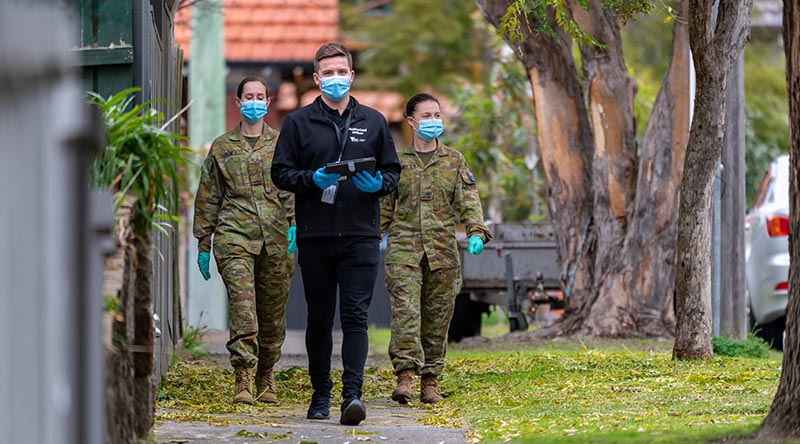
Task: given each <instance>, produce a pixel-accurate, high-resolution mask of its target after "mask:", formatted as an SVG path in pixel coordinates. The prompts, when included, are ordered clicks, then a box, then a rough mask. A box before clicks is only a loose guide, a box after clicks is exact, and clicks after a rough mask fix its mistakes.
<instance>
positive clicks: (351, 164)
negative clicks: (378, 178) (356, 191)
mask: <svg viewBox="0 0 800 444" xmlns="http://www.w3.org/2000/svg"><path fill="white" fill-rule="evenodd" d="M363 170H367V171H369V173H370V174H372V175H374V174H375V158H374V157H364V158H362V159H351V160H340V161H338V162H331V163H329V164H326V165H325V172H326V173H328V174H330V173H337V174H340V175H341V176H342V177H344V178H348V179H349V178H350V177H351V176H353V175H355V174H356V173H357V172H359V171H363Z"/></svg>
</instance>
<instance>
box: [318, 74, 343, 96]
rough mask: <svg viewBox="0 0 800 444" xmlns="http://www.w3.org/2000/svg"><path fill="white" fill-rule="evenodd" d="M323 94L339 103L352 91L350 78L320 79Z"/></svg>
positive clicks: (333, 77) (331, 77)
mask: <svg viewBox="0 0 800 444" xmlns="http://www.w3.org/2000/svg"><path fill="white" fill-rule="evenodd" d="M319 81H320V84H321V86H322V94H325V97H327V98H329V99H331V100H333V101H334V102H338V101H339V100H342V98H344V96H346V95H347V93H348V92H349V91H350V76H329V77H320V79H319Z"/></svg>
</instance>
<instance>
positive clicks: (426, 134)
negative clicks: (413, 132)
mask: <svg viewBox="0 0 800 444" xmlns="http://www.w3.org/2000/svg"><path fill="white" fill-rule="evenodd" d="M417 122H419V129H418V130H417V135H418V136H419V137H420V138H421V139H422V140H424V141H426V142H430V141H431V140H433V139H435V138H437V137H439V136H441V135H442V133H443V132H444V123H442V119H425V120H417Z"/></svg>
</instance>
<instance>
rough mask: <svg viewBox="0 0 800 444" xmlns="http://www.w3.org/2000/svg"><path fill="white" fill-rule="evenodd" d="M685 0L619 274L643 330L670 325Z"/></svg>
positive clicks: (685, 139)
mask: <svg viewBox="0 0 800 444" xmlns="http://www.w3.org/2000/svg"><path fill="white" fill-rule="evenodd" d="M688 3H689V2H688V0H682V1H681V5H680V10H679V11H676V14H677V15H678V16H679V17H680V18H678V19H676V20H675V29H674V31H673V36H672V55H671V57H670V63H669V66H667V72H666V74H665V76H664V82H663V83H662V85H661V90H660V91H659V92H658V95H657V96H656V101H655V103H654V105H653V112H652V114H651V115H650V118H649V119H648V122H647V129H646V131H645V135H644V138H643V140H642V150H641V156H640V159H639V174H638V183H637V185H636V205H635V207H634V210H633V214H634V215H635V216H634V217H633V218H632V224H631V227H630V230H629V236H628V239H627V242H626V243H625V250H624V253H623V254H622V257H623V258H624V260H625V261H626V262H627V268H626V270H628V271H627V274H626V276H625V279H626V280H627V282H628V285H629V287H630V292H631V293H633V294H635V295H638V298H637V299H636V302H637V312H638V317H637V323H638V325H637V328H638V330H639V331H640V332H641V333H642V334H643V335H644V336H658V335H659V334H660V333H662V334H663V332H665V331H667V332H670V333H673V332H674V331H675V313H674V310H673V297H672V295H673V293H674V288H675V251H676V248H675V241H676V235H677V213H678V201H679V194H678V188H679V187H680V183H681V177H682V176H683V165H684V159H685V157H686V146H687V144H688V143H689V106H690V105H689V27H688V25H687V24H686V23H687V20H686V16H687V13H686V11H687V8H688Z"/></svg>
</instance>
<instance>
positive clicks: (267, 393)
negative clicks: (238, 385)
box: [256, 366, 278, 404]
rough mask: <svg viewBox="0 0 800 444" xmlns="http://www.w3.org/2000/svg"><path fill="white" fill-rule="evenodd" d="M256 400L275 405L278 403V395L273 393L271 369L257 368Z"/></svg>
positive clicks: (273, 381) (273, 379) (273, 382)
mask: <svg viewBox="0 0 800 444" xmlns="http://www.w3.org/2000/svg"><path fill="white" fill-rule="evenodd" d="M256 400H258V401H259V402H266V403H269V404H275V403H277V402H278V395H277V394H276V393H275V375H274V374H273V373H272V369H271V368H270V369H266V368H265V369H263V370H262V369H261V366H259V367H258V371H257V372H256Z"/></svg>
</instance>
